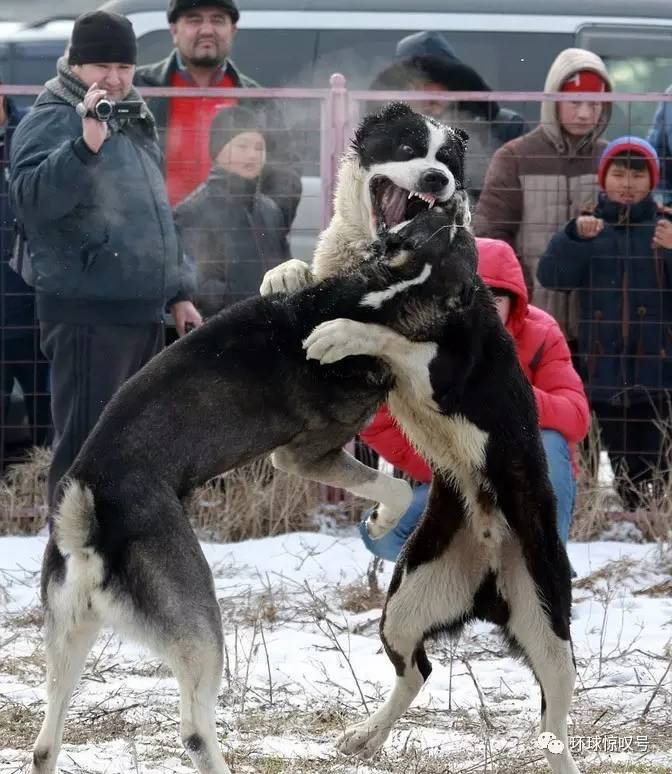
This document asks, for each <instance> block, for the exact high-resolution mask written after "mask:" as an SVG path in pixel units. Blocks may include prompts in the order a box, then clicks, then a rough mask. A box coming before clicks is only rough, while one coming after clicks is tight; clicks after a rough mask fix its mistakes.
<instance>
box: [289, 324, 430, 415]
mask: <svg viewBox="0 0 672 774" xmlns="http://www.w3.org/2000/svg"><path fill="white" fill-rule="evenodd" d="M303 348H304V349H305V350H306V358H307V359H308V360H319V361H320V363H322V364H323V365H326V364H327V363H335V362H337V361H338V360H342V359H343V358H344V357H351V356H353V355H371V356H373V357H379V358H381V359H382V360H384V361H385V362H386V363H388V364H389V365H390V367H391V368H392V372H393V374H394V376H395V378H396V379H397V381H398V382H401V383H403V384H404V387H405V389H406V391H407V392H408V393H409V394H411V395H413V396H414V397H415V399H416V400H417V402H418V403H420V404H425V405H427V406H429V407H431V408H432V409H434V410H437V409H438V406H437V405H436V401H435V400H434V388H433V386H432V384H431V379H430V376H429V365H430V363H431V362H432V360H434V358H435V357H436V354H437V352H438V345H437V344H436V343H435V342H431V341H411V340H410V339H407V338H406V337H405V336H402V335H401V334H399V333H397V332H396V331H393V330H392V329H391V328H386V327H385V326H384V325H376V324H375V323H362V322H358V321H356V320H348V319H346V318H342V317H341V318H338V319H336V320H328V321H327V322H324V323H322V324H321V325H318V326H317V327H316V328H315V329H314V330H313V331H312V332H311V334H310V335H309V336H308V338H306V339H305V340H304V342H303Z"/></svg>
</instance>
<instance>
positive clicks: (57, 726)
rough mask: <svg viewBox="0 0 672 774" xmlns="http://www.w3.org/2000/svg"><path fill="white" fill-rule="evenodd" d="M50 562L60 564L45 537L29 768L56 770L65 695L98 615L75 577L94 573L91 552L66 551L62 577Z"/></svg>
mask: <svg viewBox="0 0 672 774" xmlns="http://www.w3.org/2000/svg"><path fill="white" fill-rule="evenodd" d="M55 562H57V563H58V564H59V565H61V566H62V565H63V562H64V560H63V557H62V556H60V555H59V554H58V551H57V549H56V547H55V545H54V543H53V541H50V542H49V545H48V546H47V551H46V554H45V562H44V565H43V573H47V576H46V578H44V579H43V584H44V588H45V598H44V605H45V617H44V645H45V657H46V666H47V678H46V685H47V711H46V715H45V718H44V722H43V723H42V728H41V730H40V733H39V735H38V737H37V740H36V742H35V746H34V748H33V765H32V769H31V771H32V774H52V772H54V771H56V761H57V759H58V754H59V751H60V749H61V741H62V737H63V726H64V724H65V716H66V714H67V711H68V706H69V704H70V699H71V698H72V693H73V691H74V689H75V686H76V684H77V681H78V680H79V678H80V676H81V674H82V670H83V669H84V663H85V662H86V656H87V655H88V653H89V651H90V650H91V647H92V645H93V643H94V642H95V640H96V636H97V635H98V632H99V631H100V621H99V620H98V618H97V617H96V615H95V614H94V613H93V612H92V610H91V608H90V598H89V596H88V593H87V588H86V583H84V584H83V583H82V582H81V581H82V579H83V578H86V577H87V576H89V577H92V576H94V575H97V574H98V570H99V569H100V560H99V559H98V558H97V557H96V556H91V557H89V558H88V559H84V558H81V557H75V558H73V557H69V558H68V559H67V565H66V567H67V569H66V570H65V577H62V576H61V577H59V575H60V570H59V572H58V573H56V572H51V574H50V566H51V567H53V565H54V563H55ZM78 565H80V566H78ZM87 565H90V566H87Z"/></svg>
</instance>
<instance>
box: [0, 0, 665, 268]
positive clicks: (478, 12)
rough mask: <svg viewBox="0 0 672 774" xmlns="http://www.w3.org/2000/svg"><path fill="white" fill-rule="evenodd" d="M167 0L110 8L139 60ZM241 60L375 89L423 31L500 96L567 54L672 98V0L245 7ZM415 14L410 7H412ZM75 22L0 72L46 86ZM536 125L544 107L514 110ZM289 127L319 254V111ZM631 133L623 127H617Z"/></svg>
mask: <svg viewBox="0 0 672 774" xmlns="http://www.w3.org/2000/svg"><path fill="white" fill-rule="evenodd" d="M167 5H168V0H111V1H110V2H107V3H105V4H104V5H103V6H102V7H103V8H105V9H107V10H111V11H112V10H113V11H116V12H118V13H123V14H125V15H126V16H128V18H129V19H130V20H131V21H132V23H133V26H134V28H135V32H136V35H137V36H138V41H139V56H140V63H141V64H144V63H148V62H153V61H157V60H159V59H162V58H163V57H165V56H167V54H168V53H169V52H170V50H171V47H172V43H171V39H170V34H169V31H168V23H167V19H166V8H167ZM239 5H240V9H241V18H240V23H239V32H238V35H237V37H236V41H235V46H234V52H233V58H234V60H235V62H236V64H237V66H238V67H239V68H240V70H241V71H242V72H244V73H246V74H247V75H249V76H251V77H252V78H254V79H255V80H257V81H259V83H261V84H263V85H264V86H310V87H320V88H324V87H326V86H327V85H328V81H329V76H330V75H331V74H332V73H334V72H341V73H343V74H344V75H345V77H346V79H347V83H348V86H349V87H351V88H360V89H361V88H366V87H367V86H368V85H369V84H370V83H371V81H372V80H373V78H374V77H375V75H376V74H377V73H378V72H379V71H380V70H381V69H382V68H383V67H384V66H386V65H387V64H389V62H390V60H391V58H392V57H393V55H394V51H395V47H396V43H397V41H398V40H399V39H400V38H402V37H404V36H406V35H409V34H411V33H413V32H416V31H419V30H435V31H440V32H443V33H444V35H445V36H446V38H447V39H448V40H449V41H450V44H451V45H452V46H453V48H454V49H455V52H456V54H457V55H458V56H459V57H460V58H461V59H463V60H464V61H465V62H466V63H467V64H469V65H471V66H472V67H474V68H475V69H476V70H477V71H478V72H479V73H480V74H481V75H482V76H483V78H484V79H485V80H486V81H487V82H488V83H489V84H490V86H491V88H493V89H497V90H508V91H540V90H541V89H542V87H543V81H544V77H545V74H546V71H547V70H548V67H549V66H550V64H551V62H552V61H553V59H554V58H555V56H556V55H557V54H558V52H559V51H561V50H562V49H563V48H567V47H569V46H580V47H582V48H587V49H590V50H592V51H595V52H596V53H597V54H599V55H600V56H602V57H603V59H604V60H605V61H606V63H607V67H608V68H609V71H610V73H611V76H612V78H613V80H614V84H615V87H616V90H617V91H627V92H654V91H658V92H659V91H663V90H664V89H665V88H667V86H668V85H670V84H671V83H672V13H670V9H671V7H672V4H671V3H670V0H637V1H636V2H633V1H632V0H563V2H562V3H554V4H543V3H541V2H540V1H539V0H413V2H409V0H239ZM411 8H412V10H410V9H411ZM71 28H72V20H62V19H61V20H58V19H57V20H53V21H50V22H45V23H42V24H39V25H37V26H29V27H24V28H21V29H18V30H14V31H12V32H10V33H9V34H8V35H6V37H5V40H4V42H3V43H2V44H1V45H0V76H1V77H2V79H3V80H4V81H5V82H6V83H19V84H20V83H26V84H33V85H34V84H39V83H43V82H44V81H45V80H46V79H47V78H48V77H50V76H51V75H52V74H53V72H54V66H55V60H56V58H57V57H58V56H60V54H61V53H62V52H63V49H64V47H65V44H66V42H67V39H68V37H69V34H70V30H71ZM506 106H507V107H511V108H512V109H514V110H516V111H517V112H518V113H521V114H522V115H523V116H525V117H526V118H527V119H528V120H529V121H530V122H532V123H533V122H535V121H536V120H537V119H538V114H539V105H538V103H522V104H521V103H507V105H506ZM654 108H655V105H654V103H641V104H635V105H630V106H625V107H624V108H623V110H622V111H621V112H622V113H623V111H625V115H626V116H627V120H628V123H629V125H630V126H631V127H632V131H633V133H636V134H645V133H646V131H647V129H648V127H649V125H650V123H651V117H652V115H653V111H654ZM287 113H288V120H289V123H290V125H292V126H293V128H294V129H295V136H296V137H297V138H299V139H300V140H301V147H300V152H301V155H302V158H303V162H304V166H303V172H304V196H303V199H302V204H301V206H300V208H299V212H298V214H297V219H296V221H295V227H294V234H293V238H292V248H293V251H294V254H295V255H296V256H297V257H303V258H306V257H308V256H309V255H310V253H311V252H312V245H313V241H314V236H315V234H316V233H317V229H318V228H319V224H320V201H321V200H320V195H319V142H318V138H319V109H318V106H317V105H316V104H314V103H313V104H312V105H310V106H308V105H306V104H305V103H303V104H302V105H299V104H298V103H296V104H292V105H291V106H289V107H288V109H287ZM614 131H620V132H621V133H622V131H623V126H620V127H614Z"/></svg>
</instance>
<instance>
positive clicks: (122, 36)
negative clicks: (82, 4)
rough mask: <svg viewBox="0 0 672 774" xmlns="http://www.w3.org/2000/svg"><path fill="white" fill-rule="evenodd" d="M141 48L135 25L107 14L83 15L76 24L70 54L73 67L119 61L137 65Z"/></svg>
mask: <svg viewBox="0 0 672 774" xmlns="http://www.w3.org/2000/svg"><path fill="white" fill-rule="evenodd" d="M137 59H138V46H137V43H136V40H135V33H134V32H133V25H132V24H131V23H130V21H129V20H128V19H127V18H126V17H125V16H120V15H119V14H118V13H110V12H108V11H90V12H89V13H83V14H82V15H81V16H79V17H78V18H77V20H76V21H75V26H74V27H73V28H72V38H71V39H70V48H69V51H68V63H69V64H71V65H84V64H97V63H98V62H103V63H108V62H119V63H121V64H133V65H134V64H135V63H136V62H137Z"/></svg>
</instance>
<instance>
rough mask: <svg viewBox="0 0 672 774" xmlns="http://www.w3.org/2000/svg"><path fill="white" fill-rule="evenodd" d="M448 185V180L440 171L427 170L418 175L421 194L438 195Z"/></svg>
mask: <svg viewBox="0 0 672 774" xmlns="http://www.w3.org/2000/svg"><path fill="white" fill-rule="evenodd" d="M447 185H448V178H447V177H446V175H444V173H443V172H442V171H441V170H440V169H428V170H426V171H425V172H423V173H422V174H421V175H420V190H421V191H422V193H439V191H442V190H443V189H444V188H445V187H446V186H447Z"/></svg>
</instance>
